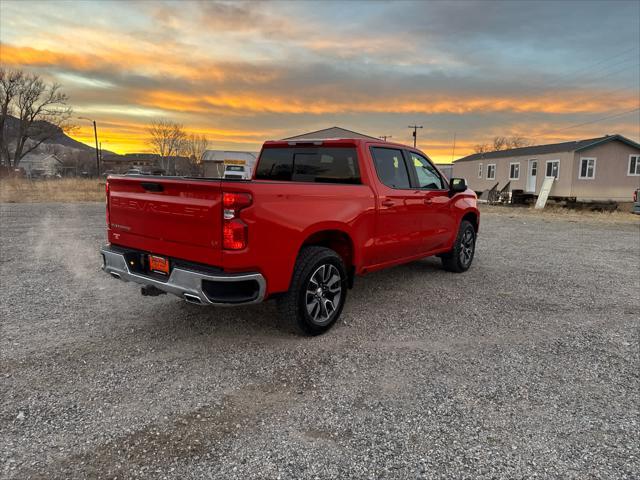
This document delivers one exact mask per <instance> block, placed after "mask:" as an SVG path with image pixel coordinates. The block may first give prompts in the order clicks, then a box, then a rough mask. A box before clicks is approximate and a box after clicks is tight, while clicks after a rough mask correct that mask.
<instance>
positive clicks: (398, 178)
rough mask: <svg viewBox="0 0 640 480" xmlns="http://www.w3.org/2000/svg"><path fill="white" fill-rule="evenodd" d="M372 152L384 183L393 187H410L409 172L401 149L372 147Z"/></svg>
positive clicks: (379, 176)
mask: <svg viewBox="0 0 640 480" xmlns="http://www.w3.org/2000/svg"><path fill="white" fill-rule="evenodd" d="M371 154H372V155H373V163H374V165H375V167H376V172H377V173H378V178H379V179H380V181H381V182H382V183H384V184H385V185H386V186H387V187H391V188H410V185H409V173H408V172H407V166H406V165H405V163H404V158H403V157H402V151H401V150H397V149H395V148H381V147H372V148H371Z"/></svg>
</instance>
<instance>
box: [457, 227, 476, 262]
mask: <svg viewBox="0 0 640 480" xmlns="http://www.w3.org/2000/svg"><path fill="white" fill-rule="evenodd" d="M474 248H475V235H474V233H473V230H471V228H468V229H467V230H466V231H465V232H464V233H463V234H462V238H461V239H460V263H462V265H464V266H465V267H466V266H467V265H469V264H470V263H471V260H472V259H473V250H474Z"/></svg>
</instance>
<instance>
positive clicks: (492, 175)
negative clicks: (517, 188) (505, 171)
mask: <svg viewBox="0 0 640 480" xmlns="http://www.w3.org/2000/svg"><path fill="white" fill-rule="evenodd" d="M495 179H496V164H495V163H492V164H490V165H487V180H495Z"/></svg>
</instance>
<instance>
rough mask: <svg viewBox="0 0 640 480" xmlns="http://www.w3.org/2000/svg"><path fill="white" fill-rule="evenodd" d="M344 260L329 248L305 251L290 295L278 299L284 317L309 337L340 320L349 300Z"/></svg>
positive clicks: (288, 293)
mask: <svg viewBox="0 0 640 480" xmlns="http://www.w3.org/2000/svg"><path fill="white" fill-rule="evenodd" d="M347 279H348V277H347V270H346V268H345V266H344V262H343V261H342V258H341V257H340V256H339V255H338V254H337V253H336V252H334V251H333V250H331V249H329V248H325V247H317V246H310V247H304V248H303V249H302V250H301V251H300V254H299V255H298V259H297V260H296V265H295V268H294V271H293V277H292V279H291V285H290V287H289V291H288V292H287V293H285V294H284V295H283V296H281V297H280V298H278V309H279V311H280V315H281V316H282V317H284V318H285V319H286V320H287V321H289V322H292V323H293V324H294V326H295V327H296V328H297V330H299V331H301V332H302V333H305V334H307V335H320V334H322V333H324V332H326V331H327V330H329V329H330V328H331V327H332V326H333V324H334V323H335V322H336V320H338V318H339V317H340V314H341V313H342V308H343V307H344V302H345V300H346V297H347Z"/></svg>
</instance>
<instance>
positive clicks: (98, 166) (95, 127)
mask: <svg viewBox="0 0 640 480" xmlns="http://www.w3.org/2000/svg"><path fill="white" fill-rule="evenodd" d="M78 119H80V120H88V121H90V122H91V123H93V135H94V137H95V139H96V168H97V169H98V176H100V144H99V143H98V127H97V126H96V121H95V120H91V119H90V118H87V117H78Z"/></svg>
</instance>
